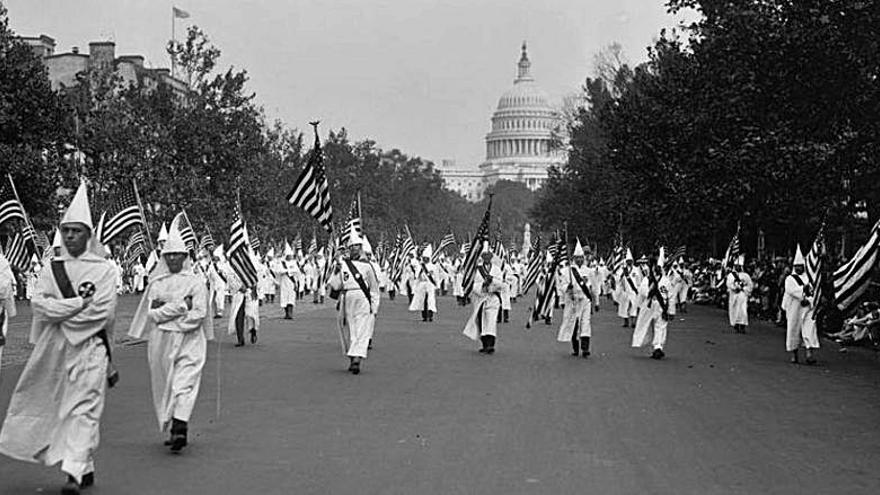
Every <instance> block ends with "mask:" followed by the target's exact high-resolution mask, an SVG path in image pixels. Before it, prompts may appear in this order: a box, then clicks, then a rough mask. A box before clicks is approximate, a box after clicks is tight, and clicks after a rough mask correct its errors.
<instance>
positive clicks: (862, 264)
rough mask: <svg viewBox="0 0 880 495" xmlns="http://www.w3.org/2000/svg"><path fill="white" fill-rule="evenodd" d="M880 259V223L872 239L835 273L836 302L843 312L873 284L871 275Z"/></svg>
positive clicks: (876, 225)
mask: <svg viewBox="0 0 880 495" xmlns="http://www.w3.org/2000/svg"><path fill="white" fill-rule="evenodd" d="M878 259H880V221H878V222H877V223H876V224H874V228H873V229H871V237H869V238H868V241H867V242H865V244H864V245H863V246H862V247H860V248H859V250H858V251H856V254H854V255H853V257H852V258H851V259H850V260H849V261H847V262H846V263H844V264H843V265H842V266H841V267H840V268H838V269H837V270H835V271H834V281H833V283H834V302H835V303H836V304H837V307H838V308H840V310H841V311H843V310H845V309H846V308H848V307H849V306H850V305H852V303H854V302H855V301H856V300H857V299H858V298H859V297H861V295H862V294H863V293H864V292H865V290H866V289H867V288H868V286H869V285H870V284H871V274H872V272H873V271H874V268H875V267H876V266H877V260H878Z"/></svg>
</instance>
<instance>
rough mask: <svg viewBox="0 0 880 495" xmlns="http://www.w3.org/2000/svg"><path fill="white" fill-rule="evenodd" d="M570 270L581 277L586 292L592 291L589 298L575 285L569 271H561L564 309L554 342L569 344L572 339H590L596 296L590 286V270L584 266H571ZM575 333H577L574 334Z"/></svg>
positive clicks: (575, 282)
mask: <svg viewBox="0 0 880 495" xmlns="http://www.w3.org/2000/svg"><path fill="white" fill-rule="evenodd" d="M571 269H572V270H577V271H578V273H579V274H580V275H581V278H582V280H583V281H584V284H585V285H586V286H587V290H589V291H592V294H590V297H592V299H593V300H592V302H591V300H590V298H588V297H587V294H585V293H584V291H583V289H581V286H580V285H579V284H578V283H577V281H576V280H575V278H574V275H573V274H572V273H571V272H570V271H569V270H563V271H562V274H561V276H562V277H563V278H564V280H563V286H564V287H565V293H564V296H563V297H564V298H565V309H564V310H563V311H562V324H561V325H560V326H559V332H558V333H557V334H556V340H557V341H559V342H569V341H571V340H572V337H574V338H578V337H592V335H593V329H592V325H591V322H590V319H591V315H592V310H593V305H594V304H595V301H596V297H595V295H594V294H597V292H596V290H595V289H594V288H593V287H591V286H590V281H589V276H590V272H592V271H593V270H591V269H590V268H588V267H587V266H586V265H585V266H582V267H578V266H572V267H571ZM575 332H577V333H575Z"/></svg>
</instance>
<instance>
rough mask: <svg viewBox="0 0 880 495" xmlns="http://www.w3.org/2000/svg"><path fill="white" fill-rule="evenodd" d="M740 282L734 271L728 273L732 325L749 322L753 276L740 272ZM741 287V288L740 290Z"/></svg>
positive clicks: (728, 310)
mask: <svg viewBox="0 0 880 495" xmlns="http://www.w3.org/2000/svg"><path fill="white" fill-rule="evenodd" d="M738 275H739V280H740V281H739V282H737V281H736V278H735V277H734V274H733V272H731V273H728V274H727V292H728V295H729V297H728V300H727V313H728V317H729V318H730V326H734V325H748V324H749V294H751V293H752V278H751V277H749V275H748V274H747V273H745V272H739V273H738ZM739 289H741V290H739Z"/></svg>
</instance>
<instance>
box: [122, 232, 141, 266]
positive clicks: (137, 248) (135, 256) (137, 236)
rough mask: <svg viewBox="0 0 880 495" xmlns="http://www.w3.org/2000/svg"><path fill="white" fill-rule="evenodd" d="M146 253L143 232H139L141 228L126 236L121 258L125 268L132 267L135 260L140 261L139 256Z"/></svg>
mask: <svg viewBox="0 0 880 495" xmlns="http://www.w3.org/2000/svg"><path fill="white" fill-rule="evenodd" d="M146 254H147V249H146V245H145V244H144V234H143V232H141V229H137V230H135V231H134V232H132V233H131V235H129V236H128V241H127V242H126V243H125V254H124V258H123V263H124V264H125V268H126V269H127V270H131V267H133V266H134V265H135V263H136V262H138V261H140V259H141V257H143V256H144V255H146Z"/></svg>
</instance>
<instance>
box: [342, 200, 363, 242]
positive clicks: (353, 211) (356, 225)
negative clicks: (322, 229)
mask: <svg viewBox="0 0 880 495" xmlns="http://www.w3.org/2000/svg"><path fill="white" fill-rule="evenodd" d="M359 198H360V194H359V195H358V196H357V197H356V198H355V199H354V200H352V202H351V208H349V210H348V220H347V221H346V222H345V228H344V229H342V238H341V239H340V242H341V243H342V245H343V246H348V238H349V237H350V236H351V229H354V230H355V231H356V232H357V233H358V234H359V235H363V231H362V230H361V214H360V211H361V207H360V204H359Z"/></svg>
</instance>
